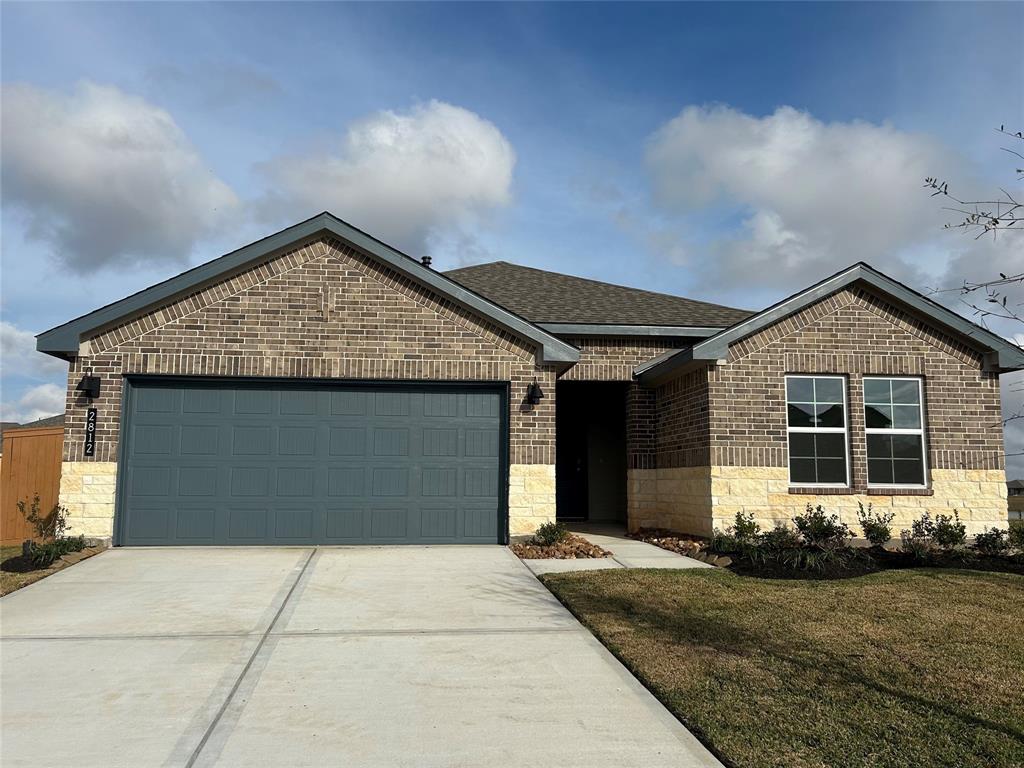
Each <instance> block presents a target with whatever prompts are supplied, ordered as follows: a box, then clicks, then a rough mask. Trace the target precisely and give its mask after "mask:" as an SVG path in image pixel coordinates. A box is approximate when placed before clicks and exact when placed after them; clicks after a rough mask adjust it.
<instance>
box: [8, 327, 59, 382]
mask: <svg viewBox="0 0 1024 768" xmlns="http://www.w3.org/2000/svg"><path fill="white" fill-rule="evenodd" d="M67 369H68V364H67V363H65V362H64V361H63V360H58V359H57V358H56V357H51V356H50V355H44V354H43V353H42V352H37V351H36V339H35V336H34V335H33V334H32V333H30V332H29V331H24V330H22V329H21V328H18V327H17V326H15V325H12V324H11V323H8V322H6V321H2V320H0V372H2V373H3V375H4V376H24V377H27V378H33V379H49V378H52V377H53V376H55V375H57V374H60V373H67Z"/></svg>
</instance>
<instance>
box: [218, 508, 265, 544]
mask: <svg viewBox="0 0 1024 768" xmlns="http://www.w3.org/2000/svg"><path fill="white" fill-rule="evenodd" d="M269 515H270V510H269V509H267V508H266V507H234V508H232V509H229V510H228V538H229V539H231V540H232V541H240V540H252V541H257V542H260V541H264V540H265V539H266V538H267V518H268V517H269Z"/></svg>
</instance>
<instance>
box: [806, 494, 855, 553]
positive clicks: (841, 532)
mask: <svg viewBox="0 0 1024 768" xmlns="http://www.w3.org/2000/svg"><path fill="white" fill-rule="evenodd" d="M793 525H795V526H796V530H797V532H798V533H799V534H800V536H801V537H803V540H804V541H805V542H806V543H807V544H809V545H810V546H812V547H818V548H820V549H836V548H837V547H842V546H845V545H846V540H847V539H848V538H850V536H852V535H853V534H851V533H850V529H849V528H847V527H846V523H843V522H841V521H840V520H839V516H838V515H835V514H832V515H826V514H825V510H824V509H823V508H822V506H821V505H820V504H819V505H818V506H816V507H812V506H811V505H810V504H808V505H807V510H806V511H805V512H804V514H802V515H797V516H796V517H794V518H793Z"/></svg>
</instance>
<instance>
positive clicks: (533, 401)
mask: <svg viewBox="0 0 1024 768" xmlns="http://www.w3.org/2000/svg"><path fill="white" fill-rule="evenodd" d="M543 399H544V390H543V389H541V388H540V384H538V383H537V380H536V379H534V380H533V383H532V384H531V385H530V386H528V387H527V388H526V402H528V403H529V404H530V405H537V404H538V403H540V401H541V400H543Z"/></svg>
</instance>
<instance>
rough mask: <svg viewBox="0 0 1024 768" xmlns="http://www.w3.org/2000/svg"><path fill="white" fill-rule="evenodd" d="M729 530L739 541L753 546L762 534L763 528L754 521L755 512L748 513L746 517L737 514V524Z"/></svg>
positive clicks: (739, 513) (740, 513)
mask: <svg viewBox="0 0 1024 768" xmlns="http://www.w3.org/2000/svg"><path fill="white" fill-rule="evenodd" d="M728 530H729V532H730V533H731V534H732V535H733V537H734V538H735V539H736V540H737V541H739V542H741V543H746V544H753V543H754V542H756V541H757V537H758V536H759V535H760V534H761V526H760V525H758V524H757V523H756V522H755V521H754V513H753V512H748V513H747V514H746V515H744V514H743V513H742V512H737V513H736V522H734V523H733V524H732V526H731V528H729V529H728Z"/></svg>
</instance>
